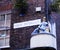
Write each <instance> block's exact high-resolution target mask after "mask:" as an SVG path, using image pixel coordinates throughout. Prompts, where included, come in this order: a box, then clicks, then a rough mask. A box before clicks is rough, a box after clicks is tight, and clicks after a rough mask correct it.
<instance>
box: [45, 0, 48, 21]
mask: <svg viewBox="0 0 60 50" xmlns="http://www.w3.org/2000/svg"><path fill="white" fill-rule="evenodd" d="M45 16H46V21H48V0H45Z"/></svg>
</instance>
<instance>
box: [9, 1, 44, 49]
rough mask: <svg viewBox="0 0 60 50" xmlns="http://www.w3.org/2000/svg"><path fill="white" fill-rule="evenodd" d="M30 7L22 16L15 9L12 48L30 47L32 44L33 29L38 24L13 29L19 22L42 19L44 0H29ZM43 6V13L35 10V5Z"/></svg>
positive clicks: (12, 22)
mask: <svg viewBox="0 0 60 50" xmlns="http://www.w3.org/2000/svg"><path fill="white" fill-rule="evenodd" d="M27 3H28V5H29V7H28V12H27V14H26V15H25V16H23V17H21V16H19V15H18V12H17V11H15V10H13V11H12V12H13V13H12V18H11V20H12V21H11V34H10V36H11V37H10V45H11V48H15V49H17V48H20V49H21V48H28V47H29V45H30V37H31V33H32V31H33V30H34V29H35V28H36V27H37V26H32V27H26V28H19V29H13V24H14V23H17V22H23V21H29V20H34V19H40V18H42V17H43V16H44V0H38V2H37V0H28V1H27ZM36 6H41V7H42V11H41V13H36V12H35V7H36Z"/></svg>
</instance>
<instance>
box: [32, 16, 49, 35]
mask: <svg viewBox="0 0 60 50" xmlns="http://www.w3.org/2000/svg"><path fill="white" fill-rule="evenodd" d="M49 32H50V28H49V25H48V22H45V17H44V18H43V22H41V24H40V25H39V26H38V27H37V28H36V29H35V30H34V31H33V32H32V35H34V34H40V33H49Z"/></svg>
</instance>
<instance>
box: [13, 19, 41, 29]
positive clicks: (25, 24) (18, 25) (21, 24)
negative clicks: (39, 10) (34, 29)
mask: <svg viewBox="0 0 60 50" xmlns="http://www.w3.org/2000/svg"><path fill="white" fill-rule="evenodd" d="M40 23H41V19H36V20H30V21H25V22H19V23H14V25H13V28H14V29H16V28H23V27H28V26H34V25H39V24H40Z"/></svg>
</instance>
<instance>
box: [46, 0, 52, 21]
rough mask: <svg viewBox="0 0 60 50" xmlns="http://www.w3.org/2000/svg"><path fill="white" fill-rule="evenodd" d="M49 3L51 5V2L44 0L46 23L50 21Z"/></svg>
mask: <svg viewBox="0 0 60 50" xmlns="http://www.w3.org/2000/svg"><path fill="white" fill-rule="evenodd" d="M50 3H51V0H45V17H46V21H47V22H48V21H50V19H51V16H50V14H51V11H50Z"/></svg>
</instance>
